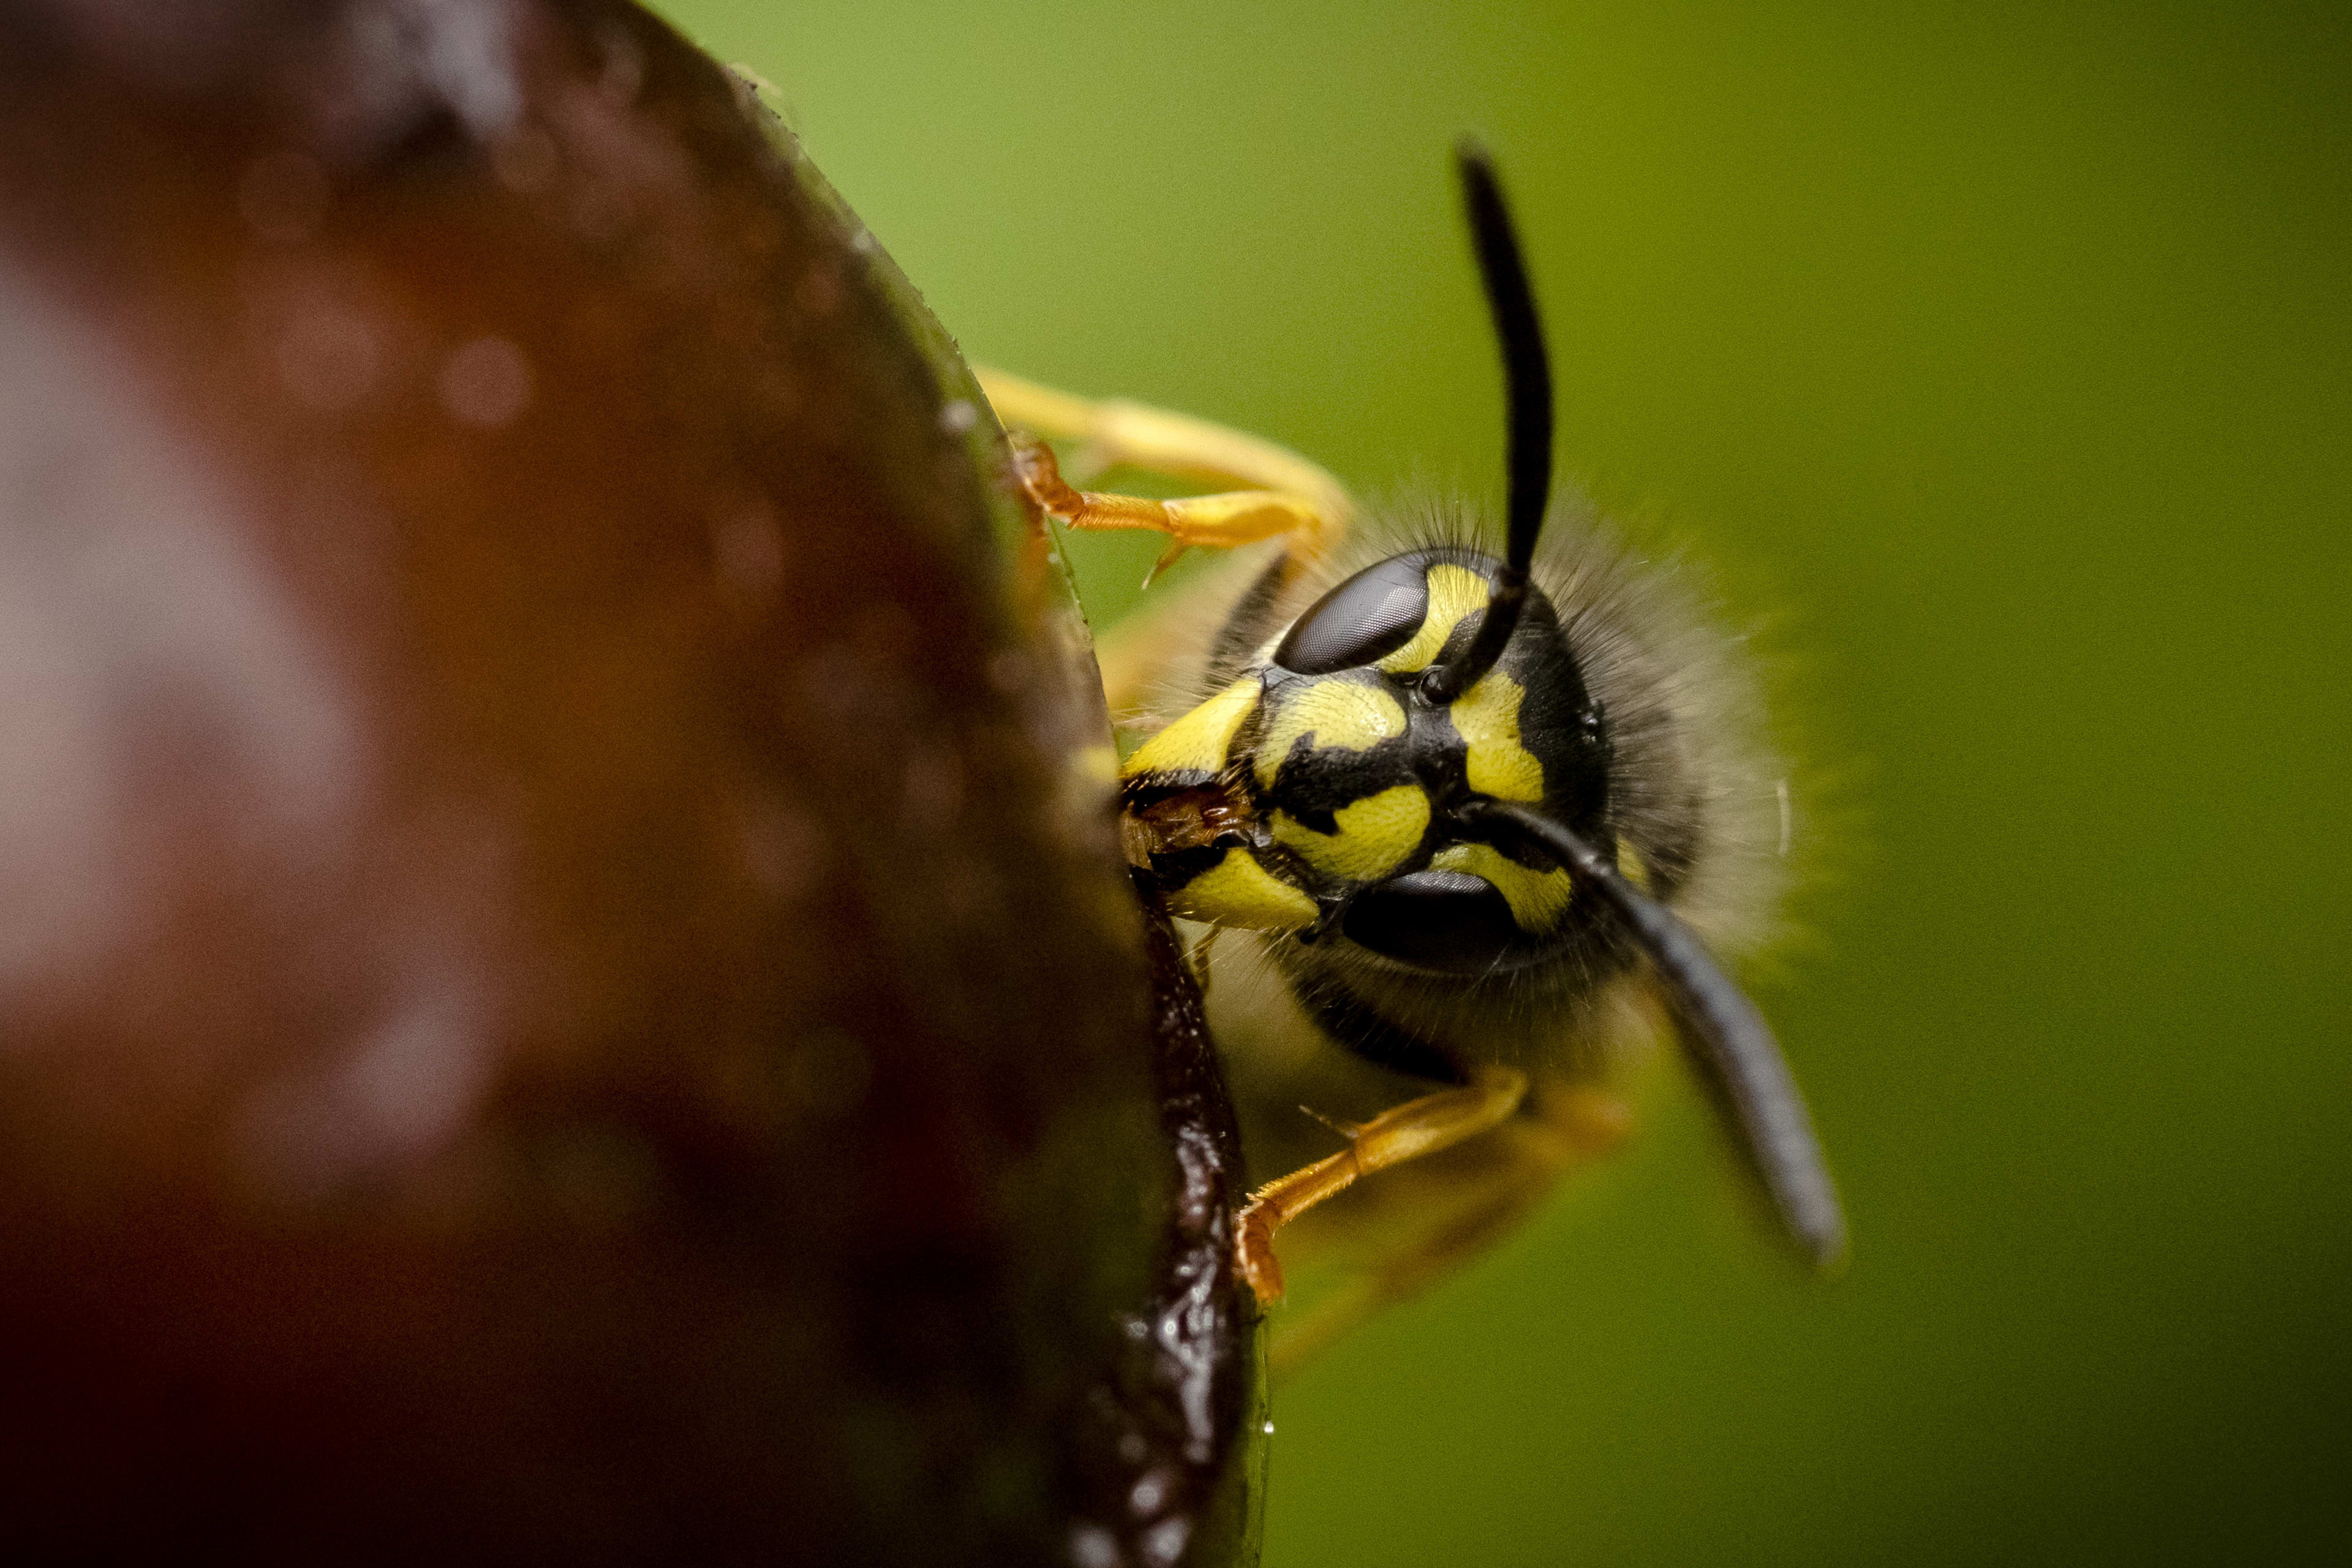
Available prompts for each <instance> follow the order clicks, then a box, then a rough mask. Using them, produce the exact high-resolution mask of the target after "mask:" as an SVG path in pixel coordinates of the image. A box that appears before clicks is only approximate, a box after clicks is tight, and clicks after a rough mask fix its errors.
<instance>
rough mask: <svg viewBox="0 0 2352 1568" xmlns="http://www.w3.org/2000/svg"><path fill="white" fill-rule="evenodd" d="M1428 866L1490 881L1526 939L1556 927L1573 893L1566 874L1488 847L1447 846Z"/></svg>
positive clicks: (1471, 845) (1573, 889)
mask: <svg viewBox="0 0 2352 1568" xmlns="http://www.w3.org/2000/svg"><path fill="white" fill-rule="evenodd" d="M1429 863H1430V865H1432V866H1433V867H1434V868H1437V869H1438V870H1440V871H1460V872H1464V873H1465V874H1466V875H1469V876H1473V877H1483V878H1485V879H1486V880H1487V881H1489V882H1492V883H1493V884H1494V885H1495V890H1496V892H1498V893H1500V894H1502V895H1503V901H1504V902H1505V903H1507V904H1508V905H1510V906H1511V919H1512V920H1513V921H1515V922H1517V925H1518V928H1519V929H1520V930H1521V931H1526V932H1527V933H1528V935H1529V936H1542V935H1544V934H1545V933H1546V932H1548V931H1550V930H1551V929H1552V928H1553V927H1554V926H1557V925H1558V924H1559V917H1560V916H1561V915H1563V914H1565V913H1566V912H1567V911H1568V900H1570V898H1571V897H1572V896H1574V894H1575V892H1576V884H1575V883H1574V882H1573V881H1572V880H1571V879H1570V877H1569V874H1568V873H1567V872H1566V871H1564V870H1556V871H1537V870H1531V869H1529V868H1528V867H1525V866H1522V865H1520V864H1519V863H1518V862H1517V861H1516V860H1514V859H1511V858H1509V857H1508V856H1507V855H1505V854H1504V853H1503V852H1502V851H1501V850H1499V849H1496V847H1494V846H1493V845H1491V844H1449V845H1447V846H1446V847H1444V848H1443V849H1441V850H1439V851H1438V852H1437V853H1436V854H1435V855H1433V856H1431V857H1430V860H1429Z"/></svg>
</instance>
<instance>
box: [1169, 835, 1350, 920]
mask: <svg viewBox="0 0 2352 1568" xmlns="http://www.w3.org/2000/svg"><path fill="white" fill-rule="evenodd" d="M1168 908H1169V910H1171V912H1173V913H1175V914H1179V915H1181V916H1183V917H1184V919H1186V920H1188V921H1208V922H1209V923H1210V924H1211V925H1218V926H1243V927H1246V928H1247V929H1249V930H1251V931H1297V929H1298V928H1299V927H1301V926H1307V925H1312V924H1314V923H1315V920H1316V917H1317V916H1318V915H1319V914H1320V913H1321V912H1322V911H1321V910H1319V909H1318V908H1317V906H1316V903H1315V900H1312V899H1310V898H1308V897H1307V895H1306V894H1305V893H1302V892H1300V891H1299V890H1298V889H1296V888H1294V887H1292V886H1291V885H1290V884H1289V883H1287V882H1286V881H1283V880H1281V879H1279V878H1277V877H1276V876H1275V875H1274V874H1273V873H1272V872H1270V871H1268V870H1267V869H1266V868H1265V867H1263V866H1261V865H1259V864H1258V863H1257V859H1256V858H1255V856H1253V855H1252V854H1251V853H1250V852H1249V851H1248V850H1246V849H1228V850H1226V851H1225V858H1223V859H1222V860H1220V861H1218V862H1217V863H1216V864H1215V865H1214V866H1212V867H1210V868H1209V869H1207V870H1206V871H1203V872H1202V873H1201V874H1200V875H1199V876H1197V877H1195V878H1193V879H1192V880H1191V881H1189V882H1187V883H1185V884H1184V885H1183V886H1182V887H1181V888H1179V889H1176V890H1175V891H1174V892H1172V893H1171V894H1169V895H1168Z"/></svg>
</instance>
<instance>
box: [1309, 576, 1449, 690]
mask: <svg viewBox="0 0 2352 1568" xmlns="http://www.w3.org/2000/svg"><path fill="white" fill-rule="evenodd" d="M1428 615H1429V566H1428V563H1427V562H1426V561H1425V560H1423V557H1422V556H1420V555H1419V554H1417V553H1416V554H1410V555H1391V556H1390V557H1389V558H1388V559H1387V560H1386V561H1382V562H1381V563H1378V564H1377V565H1372V566H1367V567H1365V568H1364V569H1363V570H1362V571H1361V572H1359V573H1357V574H1355V575H1354V576H1352V577H1350V578H1349V579H1348V580H1347V581H1346V582H1344V583H1342V584H1339V586H1338V587H1336V588H1334V589H1332V590H1331V591H1330V592H1329V593H1328V594H1326V595H1323V596H1322V597H1321V598H1319V599H1318V600H1316V601H1315V603H1314V605H1313V606H1312V607H1311V608H1309V609H1308V610H1307V613H1306V614H1305V615H1303V616H1299V617H1298V619H1297V622H1296V623H1294V624H1293V625H1292V626H1291V628H1290V634H1289V635H1288V636H1287V637H1284V638H1283V639H1282V646H1281V647H1278V648H1276V649H1275V650H1274V662H1275V663H1276V664H1278V665H1280V666H1281V667H1282V668H1285V669H1287V670H1290V671H1292V672H1293V673H1295V674H1298V675H1330V674H1334V673H1336V672H1338V671H1339V670H1342V669H1358V668H1362V667H1363V666H1365V665H1368V664H1370V663H1372V662H1373V661H1374V660H1375V659H1379V658H1385V657H1386V656H1387V655H1389V654H1392V653H1394V652H1396V650H1397V649H1399V648H1401V647H1404V645H1405V644H1407V643H1409V642H1411V641H1412V634H1413V633H1415V632H1417V631H1419V630H1420V629H1421V623H1422V622H1423V620H1424V619H1425V618H1427V616H1428Z"/></svg>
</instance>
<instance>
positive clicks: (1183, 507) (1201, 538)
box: [1013, 434, 1342, 572]
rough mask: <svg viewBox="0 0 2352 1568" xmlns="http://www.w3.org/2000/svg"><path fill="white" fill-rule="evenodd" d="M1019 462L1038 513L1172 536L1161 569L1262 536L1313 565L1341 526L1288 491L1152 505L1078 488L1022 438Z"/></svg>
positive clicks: (1041, 446) (1089, 525)
mask: <svg viewBox="0 0 2352 1568" xmlns="http://www.w3.org/2000/svg"><path fill="white" fill-rule="evenodd" d="M1013 468H1014V470H1015V471H1016V472H1017V473H1018V475H1019V476H1020V479H1021V484H1022V488H1023V489H1026V490H1027V491H1028V492H1029V499H1030V500H1034V501H1035V502H1036V503H1037V507H1038V510H1041V511H1044V512H1046V513H1047V514H1049V515H1051V516H1054V517H1057V518H1060V519H1061V520H1062V521H1064V522H1066V523H1067V524H1069V525H1070V526H1071V527H1072V528H1084V529H1099V530H1116V529H1148V530H1150V531H1153V532H1156V533H1164V534H1166V535H1167V536H1168V539H1169V545H1168V552H1167V553H1166V554H1164V555H1162V556H1161V557H1160V564H1159V566H1155V567H1154V568H1153V570H1154V571H1155V572H1156V571H1159V570H1160V568H1161V567H1165V566H1167V565H1168V564H1169V563H1171V562H1172V561H1174V560H1175V559H1176V557H1177V556H1179V555H1181V554H1182V553H1183V552H1185V551H1187V550H1190V549H1191V548H1192V546H1194V545H1196V544H1205V545H1212V546H1215V547H1217V548H1219V549H1226V548H1230V547H1232V546H1234V545H1236V544H1255V543H1256V542H1258V541H1259V540H1261V539H1275V538H1286V539H1287V540H1289V541H1290V551H1291V553H1292V555H1293V556H1295V557H1297V558H1298V559H1300V560H1302V561H1304V560H1313V559H1316V558H1318V557H1320V556H1321V555H1323V554H1324V553H1325V552H1327V551H1328V550H1329V548H1330V545H1331V542H1332V540H1333V539H1334V538H1336V537H1337V534H1338V531H1339V528H1340V527H1341V526H1342V525H1340V524H1339V523H1336V522H1334V521H1332V519H1331V518H1330V517H1329V516H1328V515H1327V514H1326V513H1325V512H1324V511H1323V510H1320V509H1319V508H1318V506H1317V505H1316V503H1315V502H1313V501H1311V500H1307V498H1306V497H1304V496H1301V495H1295V494H1291V493H1289V492H1286V491H1283V490H1227V491H1224V492H1223V493H1222V494H1218V495H1210V496H1182V497H1180V498H1178V499H1176V500H1150V499H1149V498H1147V497H1143V496H1122V495H1112V494H1109V493H1108V492H1106V491H1102V490H1081V489H1073V488H1072V487H1071V486H1070V484H1069V482H1068V481H1067V480H1066V479H1063V478H1062V470H1061V466H1060V465H1059V464H1058V463H1056V462H1055V459H1054V452H1053V448H1052V447H1048V446H1046V445H1045V443H1044V442H1043V441H1039V440H1037V439H1035V438H1034V437H1025V438H1024V437H1022V436H1020V435H1017V434H1016V435H1015V436H1014V437H1013Z"/></svg>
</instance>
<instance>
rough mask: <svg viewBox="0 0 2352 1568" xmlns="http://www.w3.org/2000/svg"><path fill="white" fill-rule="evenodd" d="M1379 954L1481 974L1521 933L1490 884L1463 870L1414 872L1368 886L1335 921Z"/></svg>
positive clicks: (1437, 968) (1353, 938)
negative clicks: (1343, 915) (1341, 919)
mask: <svg viewBox="0 0 2352 1568" xmlns="http://www.w3.org/2000/svg"><path fill="white" fill-rule="evenodd" d="M1340 929H1341V930H1342V931H1345V932H1347V935H1348V940H1349V941H1350V942H1354V943H1356V944H1357V945H1358V946H1359V947H1365V948H1370V950H1371V951H1372V952H1377V953H1379V954H1381V956H1382V957H1384V958H1393V959H1395V960H1396V961H1397V962H1399V963H1410V964H1412V965H1413V966H1414V967H1416V968H1419V969H1430V970H1435V971H1437V972H1439V973H1445V974H1480V973H1485V972H1486V971H1487V970H1489V969H1492V968H1493V967H1495V965H1496V963H1498V962H1500V961H1501V959H1502V957H1503V955H1504V954H1505V953H1506V952H1509V951H1510V950H1511V949H1512V948H1513V947H1515V946H1517V945H1518V944H1519V943H1520V942H1522V941H1524V939H1525V935H1526V933H1525V932H1523V931H1520V930H1519V927H1518V922H1517V921H1514V920H1513V919H1512V918H1511V906H1510V904H1509V902H1508V901H1507V900H1505V899H1504V897H1503V895H1502V892H1501V890H1500V889H1497V888H1496V886H1495V884H1494V883H1492V882H1489V881H1487V880H1486V879H1485V878H1483V877H1473V876H1470V875H1468V874H1467V873H1465V872H1461V871H1437V870H1430V871H1414V872H1412V873H1410V874H1409V875H1406V876H1402V877H1394V878H1391V879H1389V880H1388V881H1385V882H1382V883H1381V884H1380V885H1379V886H1378V887H1376V888H1368V889H1365V890H1364V891H1363V892H1362V893H1361V894H1360V895H1358V897H1357V898H1356V900H1355V901H1354V902H1353V903H1351V904H1349V906H1348V913H1347V916H1346V918H1345V920H1343V921H1341V923H1340Z"/></svg>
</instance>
